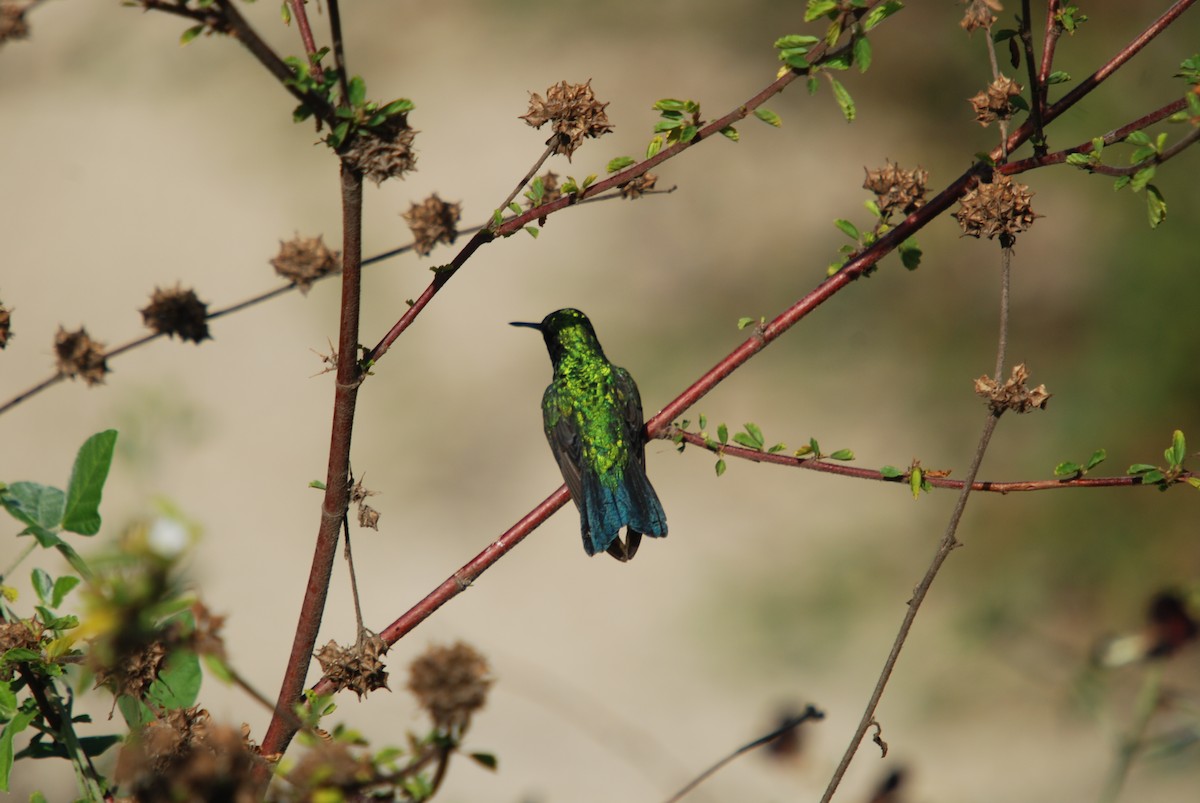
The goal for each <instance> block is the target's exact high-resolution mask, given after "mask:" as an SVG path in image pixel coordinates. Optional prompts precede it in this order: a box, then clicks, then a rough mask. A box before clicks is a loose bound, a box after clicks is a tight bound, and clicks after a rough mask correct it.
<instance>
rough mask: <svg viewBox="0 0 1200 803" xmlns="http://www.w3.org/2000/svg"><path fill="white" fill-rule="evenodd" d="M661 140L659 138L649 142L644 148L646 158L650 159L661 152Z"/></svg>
mask: <svg viewBox="0 0 1200 803" xmlns="http://www.w3.org/2000/svg"><path fill="white" fill-rule="evenodd" d="M662 146H663V138H662V137H661V136H659V137H655V138H654V139H652V140H650V144H649V145H647V146H646V158H647V159H650V158H651V157H653V156H654V155H655V154H657V153H658V152H659V151H661V150H662Z"/></svg>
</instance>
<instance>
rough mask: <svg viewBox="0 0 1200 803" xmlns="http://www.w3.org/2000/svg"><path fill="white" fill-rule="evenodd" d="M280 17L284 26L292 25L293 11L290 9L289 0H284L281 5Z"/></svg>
mask: <svg viewBox="0 0 1200 803" xmlns="http://www.w3.org/2000/svg"><path fill="white" fill-rule="evenodd" d="M279 16H280V18H281V19H282V20H283V24H284V25H291V24H292V9H291V8H289V7H288V4H287V0H283V2H282V3H280V4H279Z"/></svg>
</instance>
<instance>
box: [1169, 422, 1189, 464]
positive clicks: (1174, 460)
mask: <svg viewBox="0 0 1200 803" xmlns="http://www.w3.org/2000/svg"><path fill="white" fill-rule="evenodd" d="M1164 456H1165V457H1166V458H1167V467H1168V468H1179V467H1180V466H1182V465H1183V461H1184V458H1186V457H1187V441H1186V440H1184V437H1183V431H1182V430H1178V429H1177V430H1175V432H1174V434H1172V435H1171V446H1170V447H1169V448H1168V449H1167V450H1166V452H1164Z"/></svg>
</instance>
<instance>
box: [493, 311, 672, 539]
mask: <svg viewBox="0 0 1200 803" xmlns="http://www.w3.org/2000/svg"><path fill="white" fill-rule="evenodd" d="M512 325H513V326H528V327H529V328H531V329H537V330H538V331H539V332H541V333H542V337H543V338H545V340H546V348H547V349H548V350H549V351H550V362H551V363H552V364H553V365H554V378H553V379H552V380H551V382H550V385H549V386H548V387H547V388H546V392H545V394H544V395H543V396H542V421H543V424H544V426H545V430H546V440H547V441H549V442H550V451H551V452H553V453H554V459H555V460H557V461H558V467H559V469H560V470H561V471H562V475H563V479H564V480H565V481H566V483H567V488H568V489H570V491H571V498H572V499H574V500H575V506H576V507H577V508H579V523H580V527H581V529H582V531H583V548H584V551H586V552H587V553H588V554H589V555H595V554H596V553H597V552H605V551H607V552H608V554H610V555H612V556H613V557H614V558H616V559H617V560H619V561H627V560H630V559H631V558H632V557H633V556H634V554H635V553H636V552H637V549H638V546H639V545H640V544H641V542H642V536H643V535H649V536H652V537H655V538H661V537H662V536H665V535H666V534H667V515H666V514H665V513H664V512H663V509H662V504H660V503H659V501H658V494H656V493H654V488H653V487H651V485H650V480H648V479H646V439H645V435H644V433H643V430H642V400H641V398H640V397H639V395H638V389H637V385H636V384H635V383H634V381H633V377H631V376H630V375H629V372H628V371H626V370H625V369H624V368H619V367H618V366H616V365H613V364H612V363H611V362H609V361H608V358H607V357H605V356H604V349H602V348H601V347H600V341H599V340H597V339H596V331H595V330H594V329H593V328H592V322H591V321H589V320H588V318H587V316H586V315H584V314H583V313H582V312H580V311H579V310H577V309H560V310H558V311H556V312H552V313H550V314H549V315H547V316H546V317H545V318H544V319H542V322H541V323H524V322H520V321H514V322H513V323H512ZM622 527H625V528H627V530H626V537H625V540H624V541H622V540H621V538H620V535H621V528H622Z"/></svg>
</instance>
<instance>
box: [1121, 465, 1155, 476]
mask: <svg viewBox="0 0 1200 803" xmlns="http://www.w3.org/2000/svg"><path fill="white" fill-rule="evenodd" d="M1148 471H1158V466H1152V465H1150V464H1149V463H1134V464H1133V465H1132V466H1130V467H1129V471H1127V472H1126V473H1127V474H1135V475H1136V474H1145V473H1146V472H1148Z"/></svg>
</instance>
